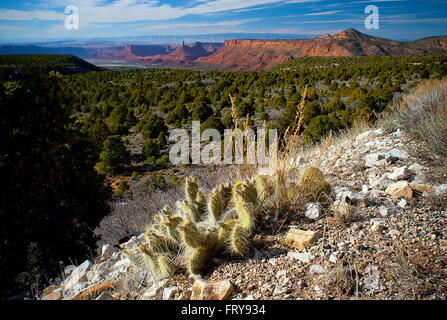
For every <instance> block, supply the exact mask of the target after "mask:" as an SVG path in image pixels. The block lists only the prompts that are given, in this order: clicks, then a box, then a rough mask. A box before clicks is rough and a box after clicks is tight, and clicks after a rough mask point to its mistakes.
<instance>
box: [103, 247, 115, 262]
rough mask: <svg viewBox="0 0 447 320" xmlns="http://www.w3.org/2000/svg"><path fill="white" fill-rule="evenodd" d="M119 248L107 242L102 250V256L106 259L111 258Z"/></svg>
mask: <svg viewBox="0 0 447 320" xmlns="http://www.w3.org/2000/svg"><path fill="white" fill-rule="evenodd" d="M118 251H119V249H117V248H115V247H112V246H111V245H110V244H105V245H103V246H102V250H101V258H103V259H104V260H108V259H110V258H111V257H112V256H113V254H114V253H115V252H118Z"/></svg>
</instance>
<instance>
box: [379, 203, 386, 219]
mask: <svg viewBox="0 0 447 320" xmlns="http://www.w3.org/2000/svg"><path fill="white" fill-rule="evenodd" d="M379 214H380V215H381V216H382V217H384V218H386V217H388V208H387V207H385V206H381V207H380V208H379Z"/></svg>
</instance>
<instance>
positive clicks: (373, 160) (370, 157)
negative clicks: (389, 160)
mask: <svg viewBox="0 0 447 320" xmlns="http://www.w3.org/2000/svg"><path fill="white" fill-rule="evenodd" d="M382 159H384V156H383V155H381V154H378V153H372V154H367V155H366V156H365V165H366V166H367V167H376V166H377V165H378V161H380V160H382Z"/></svg>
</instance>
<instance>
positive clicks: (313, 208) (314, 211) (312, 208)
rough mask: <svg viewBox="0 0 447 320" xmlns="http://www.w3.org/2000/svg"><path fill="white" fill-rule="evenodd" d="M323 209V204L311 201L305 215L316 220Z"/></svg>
mask: <svg viewBox="0 0 447 320" xmlns="http://www.w3.org/2000/svg"><path fill="white" fill-rule="evenodd" d="M321 209H322V207H321V204H319V203H318V202H309V203H308V204H307V205H306V212H305V213H304V215H305V216H306V217H307V218H309V219H312V220H316V219H318V218H320V216H321Z"/></svg>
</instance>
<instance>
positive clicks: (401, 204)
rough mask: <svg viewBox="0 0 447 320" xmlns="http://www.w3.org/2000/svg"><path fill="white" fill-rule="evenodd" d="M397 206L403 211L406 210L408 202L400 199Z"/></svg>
mask: <svg viewBox="0 0 447 320" xmlns="http://www.w3.org/2000/svg"><path fill="white" fill-rule="evenodd" d="M397 205H398V206H399V207H401V208H402V209H403V208H405V207H406V205H407V200H405V199H400V201H399V203H398V204H397Z"/></svg>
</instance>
